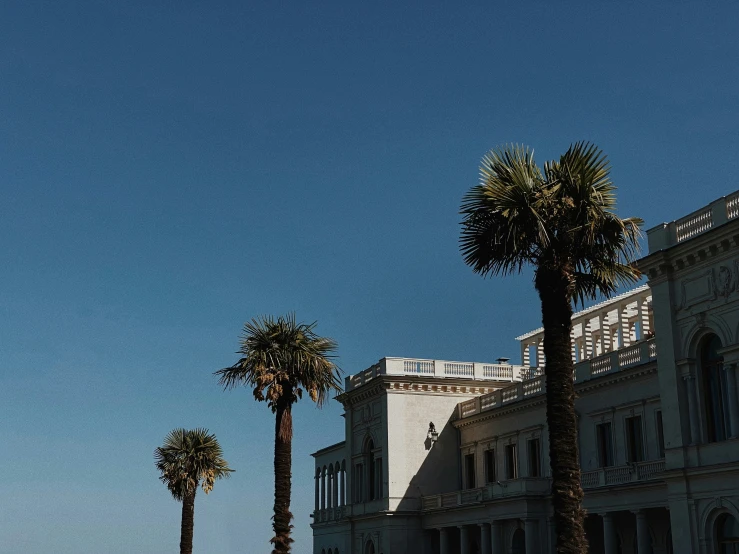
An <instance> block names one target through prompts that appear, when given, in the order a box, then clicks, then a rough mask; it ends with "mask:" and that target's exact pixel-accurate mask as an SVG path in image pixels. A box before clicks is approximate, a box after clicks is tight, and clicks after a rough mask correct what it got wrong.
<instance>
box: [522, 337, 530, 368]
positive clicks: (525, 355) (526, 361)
mask: <svg viewBox="0 0 739 554" xmlns="http://www.w3.org/2000/svg"><path fill="white" fill-rule="evenodd" d="M521 364H522V365H524V366H526V367H528V366H530V365H531V359H530V358H529V344H528V343H527V342H526V341H522V342H521Z"/></svg>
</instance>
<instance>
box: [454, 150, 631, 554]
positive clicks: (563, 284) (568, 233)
mask: <svg viewBox="0 0 739 554" xmlns="http://www.w3.org/2000/svg"><path fill="white" fill-rule="evenodd" d="M480 171H481V179H480V181H481V182H480V184H479V185H477V186H475V187H473V188H472V189H470V191H469V192H468V193H467V195H466V196H465V197H464V200H463V201H462V207H461V215H462V216H463V219H462V230H461V235H460V249H461V252H462V256H463V258H464V261H465V263H466V264H467V265H469V266H471V267H472V269H473V271H474V272H475V273H479V274H482V275H483V276H489V275H499V274H500V275H506V274H511V273H519V272H520V271H521V270H522V269H523V267H524V266H527V265H531V266H533V268H534V285H535V287H536V290H537V292H538V294H539V298H540V300H541V311H542V321H543V325H544V357H545V358H546V369H545V373H546V400H547V410H546V413H547V425H548V427H549V458H550V464H551V472H552V503H553V507H554V518H555V525H556V532H557V546H556V551H557V552H558V553H577V554H581V553H585V552H586V551H587V542H586V539H585V532H584V527H583V523H584V511H583V509H582V498H583V492H582V488H581V485H580V463H579V455H578V448H577V417H576V414H575V388H574V383H573V372H574V362H573V360H572V357H571V353H570V352H571V350H570V344H571V337H570V331H571V328H572V323H571V318H572V313H573V303H574V302H583V301H585V300H586V299H593V298H595V297H596V296H597V295H598V294H602V295H605V296H608V295H611V294H613V293H614V292H615V291H616V290H617V289H618V287H619V286H621V285H622V284H627V283H633V282H635V281H637V280H638V279H639V277H640V273H639V271H638V270H637V269H636V268H635V267H634V265H633V260H634V257H635V255H636V253H637V251H638V247H639V245H638V239H639V237H640V234H641V231H640V226H641V225H642V220H641V219H638V218H628V219H621V218H619V217H618V216H617V215H616V214H615V208H616V197H615V187H614V185H613V183H612V182H611V179H610V175H609V174H610V164H609V162H608V160H607V158H606V156H605V155H604V154H603V152H602V151H601V150H599V149H598V148H597V147H596V146H595V145H593V144H590V143H585V142H578V143H576V144H573V145H571V146H570V148H569V149H568V150H567V152H565V154H564V155H562V156H561V157H560V159H559V161H551V162H548V163H546V164H545V165H544V169H543V171H542V170H540V169H539V167H538V166H537V165H536V163H535V161H534V154H533V151H532V150H530V149H529V148H528V147H523V146H517V145H514V146H509V147H504V148H501V149H497V150H493V151H491V152H489V153H488V154H487V155H486V156H485V157H484V158H483V160H482V166H481V169H480Z"/></svg>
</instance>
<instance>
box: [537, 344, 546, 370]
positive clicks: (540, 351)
mask: <svg viewBox="0 0 739 554" xmlns="http://www.w3.org/2000/svg"><path fill="white" fill-rule="evenodd" d="M545 365H546V360H545V359H544V339H543V338H541V339H539V341H538V342H537V343H536V367H538V368H539V369H543V368H544V366H545Z"/></svg>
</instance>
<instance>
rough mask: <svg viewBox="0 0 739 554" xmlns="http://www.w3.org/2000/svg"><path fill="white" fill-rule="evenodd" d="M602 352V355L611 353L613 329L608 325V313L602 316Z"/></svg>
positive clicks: (600, 322) (600, 318)
mask: <svg viewBox="0 0 739 554" xmlns="http://www.w3.org/2000/svg"><path fill="white" fill-rule="evenodd" d="M598 319H599V320H600V321H599V324H600V351H601V353H602V354H605V353H606V352H610V351H611V327H610V325H609V323H608V313H602V314H600V317H599V318H598Z"/></svg>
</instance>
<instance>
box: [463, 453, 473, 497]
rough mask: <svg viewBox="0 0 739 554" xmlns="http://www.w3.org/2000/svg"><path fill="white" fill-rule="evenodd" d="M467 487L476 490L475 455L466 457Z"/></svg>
mask: <svg viewBox="0 0 739 554" xmlns="http://www.w3.org/2000/svg"><path fill="white" fill-rule="evenodd" d="M464 467H465V486H466V487H467V488H468V489H474V488H475V455H474V454H467V455H466V456H465V457H464Z"/></svg>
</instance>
